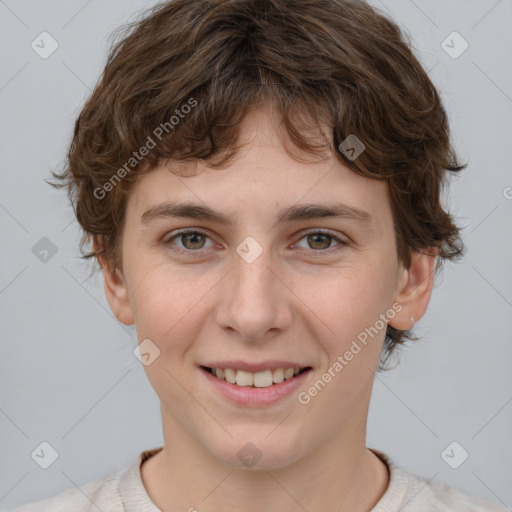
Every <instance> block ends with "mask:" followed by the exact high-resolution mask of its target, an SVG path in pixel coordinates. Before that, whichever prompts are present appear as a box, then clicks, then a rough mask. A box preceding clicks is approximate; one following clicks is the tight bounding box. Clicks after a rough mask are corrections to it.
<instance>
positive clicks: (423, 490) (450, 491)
mask: <svg viewBox="0 0 512 512" xmlns="http://www.w3.org/2000/svg"><path fill="white" fill-rule="evenodd" d="M409 478H410V482H411V488H412V489H414V490H413V493H414V492H417V493H418V494H417V501H418V505H419V508H418V510H420V509H422V510H424V507H425V506H427V505H428V506H429V507H432V508H431V509H429V510H433V511H434V510H435V511H439V512H451V511H454V512H455V511H459V510H464V511H465V512H508V510H507V509H506V508H504V507H502V506H501V505H498V504H497V503H494V502H491V501H488V500H484V499H482V498H478V497H477V496H472V495H470V494H466V493H464V492H462V491H460V490H459V489H457V488H455V487H452V486H451V485H448V484H445V483H442V482H434V481H428V480H427V479H426V478H424V477H422V476H419V475H416V474H414V473H410V474H409ZM410 498H411V504H413V503H414V501H415V498H413V496H411V497H410ZM411 510H413V511H414V510H416V509H415V508H414V507H413V508H412V509H411Z"/></svg>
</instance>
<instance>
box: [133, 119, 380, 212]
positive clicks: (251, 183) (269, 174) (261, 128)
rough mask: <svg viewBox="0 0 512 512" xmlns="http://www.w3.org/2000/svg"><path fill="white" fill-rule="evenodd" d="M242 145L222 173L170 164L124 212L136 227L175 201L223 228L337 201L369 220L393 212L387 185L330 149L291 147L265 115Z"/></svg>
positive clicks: (146, 178)
mask: <svg viewBox="0 0 512 512" xmlns="http://www.w3.org/2000/svg"><path fill="white" fill-rule="evenodd" d="M322 136H324V137H325V132H324V133H322V134H321V135H320V137H322ZM239 143H240V144H241V146H242V147H241V149H240V150H239V152H238V153H237V155H236V157H235V158H234V159H233V160H232V161H231V162H230V163H229V164H228V165H227V166H225V167H223V168H219V169H212V168H211V167H209V166H208V165H207V163H206V162H195V163H193V164H184V163H183V162H174V161H167V162H166V163H164V164H162V165H160V166H159V167H157V168H155V169H154V170H152V171H151V172H149V173H148V174H146V175H143V176H142V177H141V178H140V179H139V181H138V182H137V184H136V185H135V186H134V188H133V190H132V191H131V193H130V195H129V199H128V212H127V214H128V215H129V216H130V217H131V216H136V218H137V219H138V220H139V222H140V221H141V220H142V219H143V216H144V214H145V213H146V212H147V211H148V210H149V209H151V208H153V207H155V206H157V205H161V204H164V203H167V202H173V203H176V202H180V201H183V202H188V203H194V204H197V205H201V204H202V206H203V207H205V209H210V210H214V211H217V212H219V213H221V215H222V216H223V217H224V222H225V221H226V220H227V219H232V220H233V222H236V221H238V220H239V219H241V218H243V217H247V218H249V217H252V218H259V219H263V218H264V217H266V216H268V212H269V209H272V210H273V211H277V210H279V211H280V212H281V214H284V212H283V209H284V208H288V209H290V208H291V207H293V206H294V205H301V204H302V205H304V204H310V205H311V204H323V205H328V204H335V203H336V204H339V203H342V204H343V205H345V206H347V208H348V209H350V208H352V209H353V210H360V211H363V212H367V213H368V214H369V215H370V216H371V217H372V219H373V218H376V219H378V218H380V217H386V216H387V215H389V214H390V206H389V198H388V192H387V184H386V183H385V182H382V181H377V180H372V179H369V178H365V177H362V176H360V175H358V174H356V173H355V172H354V171H352V170H351V169H349V168H348V167H346V166H344V165H343V164H342V163H341V162H340V161H339V160H338V159H337V158H335V157H334V156H333V155H332V154H331V153H330V150H329V151H327V150H326V153H325V156H324V157H323V158H319V157H315V156H312V155H311V154H310V153H307V152H305V151H304V150H301V149H300V148H297V147H296V146H293V145H292V144H291V142H290V141H288V140H287V139H286V137H284V136H283V132H282V131H281V130H280V129H279V124H278V118H277V117H276V116H275V115H274V114H273V113H272V112H271V111H269V110H266V109H253V110H252V111H250V112H249V114H248V115H247V116H246V118H245V119H244V121H243V123H242V125H241V127H240V141H239ZM285 146H286V147H285ZM286 148H288V149H290V150H291V151H292V155H294V156H295V158H294V156H292V155H290V154H289V153H288V152H287V150H286ZM297 156H298V157H299V159H301V160H303V161H301V160H298V159H297V158H296V157H297ZM187 166H188V167H189V169H186V167H187ZM183 170H185V171H187V172H186V175H183V173H182V172H181V171H183ZM134 220H135V219H134Z"/></svg>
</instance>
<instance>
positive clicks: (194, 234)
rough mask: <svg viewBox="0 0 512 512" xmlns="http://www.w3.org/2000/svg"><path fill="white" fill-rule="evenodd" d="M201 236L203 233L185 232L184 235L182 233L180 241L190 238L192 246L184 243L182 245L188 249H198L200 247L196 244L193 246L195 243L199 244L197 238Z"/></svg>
mask: <svg viewBox="0 0 512 512" xmlns="http://www.w3.org/2000/svg"><path fill="white" fill-rule="evenodd" d="M202 237H203V235H201V234H199V233H186V234H185V235H182V241H183V240H188V239H192V245H193V247H187V244H186V243H184V244H183V245H185V247H187V248H188V249H200V248H201V247H196V246H194V244H197V243H199V244H201V242H198V241H197V240H198V239H201V238H202ZM203 238H204V237H203ZM202 241H203V243H204V240H202Z"/></svg>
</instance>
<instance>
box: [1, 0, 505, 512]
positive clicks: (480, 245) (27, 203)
mask: <svg viewBox="0 0 512 512" xmlns="http://www.w3.org/2000/svg"><path fill="white" fill-rule="evenodd" d="M153 3H154V2H143V1H140V0H129V1H127V0H123V1H121V0H115V1H114V0H110V1H104V2H99V1H98V0H92V1H91V0H89V1H75V0H74V1H69V0H67V1H64V0H55V1H52V2H49V1H35V0H27V1H21V0H17V1H15V0H5V1H0V34H1V36H0V37H1V41H2V44H1V45H0V52H1V59H2V66H1V69H0V118H1V120H2V122H1V125H0V140H1V141H2V144H1V154H0V161H1V165H2V171H1V173H0V179H1V183H0V222H1V236H2V259H1V261H2V269H1V275H0V311H1V314H2V321H1V324H0V329H1V356H0V365H1V366H0V431H1V436H0V453H1V457H0V509H4V510H8V509H10V508H13V507H15V506H18V505H21V504H23V503H26V502H29V501H33V500H39V499H42V498H45V497H49V496H53V495H55V494H56V493H58V492H60V491H62V490H64V489H67V488H69V487H72V486H75V485H76V486H79V485H81V484H83V483H86V482H89V481H91V480H94V479H97V478H102V477H104V476H106V475H108V474H110V473H112V472H114V471H117V470H118V469H120V468H121V467H124V466H126V465H127V464H129V463H130V462H131V461H132V460H133V458H134V457H135V456H136V455H137V454H138V452H139V451H141V450H143V449H147V448H152V447H155V446H158V445H160V444H161V443H162V442H163V438H162V434H161V425H160V421H161V420H160V411H159V402H158V400H157V397H156V395H155V393H154V392H153V390H152V388H151V387H150V385H149V383H148V381H147V379H146V376H145V374H144V371H143V368H142V365H141V364H140V363H139V361H138V360H137V359H136V358H135V357H134V355H133V353H132V351H133V349H134V348H135V346H136V338H135V332H134V329H133V328H129V327H126V326H124V325H122V324H120V323H119V322H117V320H115V319H114V317H113V316H112V314H111V313H110V310H109V308H108V305H107V302H106V299H105V297H104V292H103V285H102V280H101V279H100V276H99V275H96V276H95V277H93V278H91V279H87V277H88V271H89V264H87V263H84V262H81V261H80V259H79V258H78V256H79V252H78V241H79V232H78V228H77V223H76V221H74V217H73V212H72V209H71V207H70V206H69V205H68V201H67V198H66V195H65V193H64V192H63V191H61V192H59V191H56V190H53V189H52V188H51V187H50V186H48V185H47V184H46V183H45V182H44V181H43V178H45V177H48V176H49V169H50V168H55V167H56V166H58V165H59V164H60V163H61V162H62V161H63V158H64V156H65V151H66V148H67V144H68V142H69V140H70V137H71V130H72V126H73V123H74V120H75V118H76V116H77V115H78V113H79V111H80V108H81V106H82V105H83V102H84V100H85V99H86V97H87V95H88V94H89V92H90V89H91V88H92V87H93V85H94V83H95V81H96V79H97V78H98V76H99V74H100V72H101V69H102V66H103V64H104V62H105V57H106V51H107V48H108V46H107V44H108V41H107V37H108V35H109V34H110V33H111V31H112V30H113V29H114V28H115V27H117V26H118V25H120V24H122V23H124V22H126V21H128V20H129V19H132V18H133V16H134V14H136V12H137V11H139V10H140V9H142V8H144V7H147V6H149V5H152V4H153ZM372 3H373V4H374V5H376V6H380V7H382V8H383V9H384V10H385V11H387V12H389V13H391V14H392V15H393V16H394V17H395V18H396V19H397V20H398V22H399V23H400V24H401V25H402V26H404V27H406V29H407V31H408V32H409V33H410V34H411V35H412V37H413V41H414V46H415V48H416V49H417V51H418V53H419V54H420V56H421V59H422V61H423V62H424V64H425V66H426V68H427V69H429V70H430V75H431V77H432V79H433V81H434V83H435V84H436V85H437V86H438V88H439V89H440V91H441V94H442V97H443V100H444V102H445V106H446V108H447V110H448V112H449V114H450V120H451V124H452V129H453V134H454V140H455V143H456V148H457V149H458V151H459V154H460V156H461V158H462V160H463V161H469V166H468V169H467V170H466V171H465V173H464V175H463V177H462V178H461V179H459V180H458V181H456V182H454V183H453V184H452V187H451V191H450V195H449V202H450V205H451V206H450V208H451V210H452V211H453V212H454V213H456V215H457V216H458V218H459V222H460V223H461V224H463V225H464V226H466V228H465V230H464V240H465V242H466V244H467V246H468V254H467V256H466V258H465V260H464V261H463V262H461V263H459V264H448V265H447V266H446V268H445V270H444V272H443V274H442V275H441V276H440V278H439V280H438V284H437V286H436V288H435V290H434V293H433V298H432V300H431V304H430V307H429V310H428V312H427V314H426V316H425V317H424V318H423V319H422V320H421V321H420V322H419V323H418V324H417V333H418V334H419V335H421V336H422V340H421V341H420V342H416V343H415V344H413V345H410V347H409V348H408V349H407V350H406V351H404V352H403V353H402V355H401V358H400V359H401V364H400V365H399V366H398V367H397V368H396V369H394V370H392V371H390V372H388V373H386V374H378V377H377V378H376V380H375V387H374V395H373V398H372V402H371V407H370V416H369V423H368V446H370V447H375V448H378V449H380V450H383V451H385V452H387V453H389V454H390V455H391V456H392V457H393V458H394V459H395V461H396V462H397V463H399V464H401V465H403V466H405V467H407V468H409V469H410V470H413V471H415V472H417V473H419V474H421V475H424V476H426V477H427V478H432V479H434V480H436V481H443V482H446V483H449V484H451V485H454V486H456V487H458V488H459V489H461V490H463V491H465V492H467V493H470V494H474V495H477V496H481V497H484V498H487V499H491V500H493V501H497V502H501V503H502V504H504V505H506V506H508V507H512V485H511V483H512V442H511V432H512V373H511V371H510V363H511V360H512V343H511V341H512V340H511V333H512V279H511V274H512V273H511V270H510V262H511V261H512V243H511V232H512V231H511V219H512V199H510V198H511V197H512V188H507V187H512V174H511V171H510V165H509V163H508V162H509V160H510V155H509V150H510V135H511V119H512V115H511V114H512V68H511V66H510V59H509V57H510V55H509V54H510V52H511V50H512V47H511V46H512V45H511V43H512V31H511V30H510V26H509V24H510V20H512V2H511V0H501V1H496V0H481V1H467V0H466V1H464V0H457V1H455V0H454V1H450V2H446V1H444V0H443V1H441V0H435V1H426V0H422V1H420V0H416V1H415V2H413V1H412V0H387V1H381V2H377V1H375V2H372ZM42 31H47V32H49V33H50V34H51V35H52V36H53V37H54V38H55V39H56V40H57V41H58V44H59V47H58V49H57V51H55V53H53V54H52V55H51V56H50V57H49V58H48V59H42V58H41V57H40V56H39V55H38V54H36V53H35V52H34V51H33V50H32V48H31V42H32V41H33V40H34V39H35V38H36V37H37V36H38V35H39V34H40V33H41V32H42ZM453 31H457V32H459V33H460V34H461V35H462V37H463V38H464V39H465V40H467V42H468V43H469V48H468V49H467V50H466V51H465V52H464V53H463V54H462V55H461V56H460V57H458V58H457V59H453V58H452V57H450V56H449V55H448V54H447V53H446V52H445V51H444V50H443V48H442V47H441V42H442V41H443V40H444V39H445V38H446V37H447V36H448V35H449V34H450V33H452V32H453ZM507 55H509V57H507ZM43 237H47V238H49V239H50V240H51V242H52V243H53V244H54V245H55V246H56V248H57V253H56V254H55V255H54V256H53V257H50V255H51V253H49V255H48V257H47V261H46V262H42V261H40V260H39V259H38V258H37V257H36V255H35V254H34V253H33V251H32V248H33V247H34V245H35V244H36V243H38V241H39V240H40V239H41V238H43ZM40 243H42V242H40ZM36 247H37V246H36ZM42 441H47V442H49V443H50V444H51V445H52V446H53V447H54V448H55V449H56V450H57V452H58V454H59V457H58V459H57V460H56V462H55V463H54V464H53V465H51V466H50V467H49V468H48V469H46V470H44V469H42V468H40V467H39V466H38V465H37V464H36V463H35V462H34V460H32V458H31V453H32V452H33V450H34V449H35V448H36V447H37V446H38V445H39V444H40V443H41V442H42ZM452 441H457V442H458V443H459V444H460V445H461V446H462V447H464V449H465V450H466V451H467V452H468V453H469V458H468V459H467V460H466V461H465V462H464V463H463V464H462V465H461V466H460V467H459V468H458V469H452V468H451V467H449V466H448V465H447V464H446V463H445V461H444V460H443V459H442V458H441V452H442V451H443V450H444V449H445V448H446V447H447V446H448V445H449V444H450V443H451V442H452ZM456 456H458V455H457V454H456Z"/></svg>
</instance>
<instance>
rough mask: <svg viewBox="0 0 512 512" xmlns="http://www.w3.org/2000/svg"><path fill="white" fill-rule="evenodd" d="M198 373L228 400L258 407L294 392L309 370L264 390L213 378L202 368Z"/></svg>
mask: <svg viewBox="0 0 512 512" xmlns="http://www.w3.org/2000/svg"><path fill="white" fill-rule="evenodd" d="M199 371H200V372H201V373H202V374H203V375H204V376H205V377H206V379H207V380H208V381H209V382H210V383H211V384H212V386H214V389H215V390H216V391H218V392H219V393H220V394H221V395H222V396H224V397H225V398H227V399H228V400H230V401H232V402H234V403H235V404H237V405H246V406H258V405H269V404H273V403H275V402H278V401H279V400H281V399H283V398H284V397H286V396H288V395H290V394H291V393H293V392H294V391H296V390H297V388H298V387H299V386H300V385H301V384H302V383H303V382H304V380H305V379H307V377H308V376H309V374H310V372H311V369H309V370H306V371H305V372H302V373H299V374H298V375H296V376H295V377H292V378H291V379H288V380H284V381H283V382H280V383H278V384H272V385H271V386H268V387H266V388H256V387H253V386H238V385H236V384H231V383H229V382H227V381H225V380H221V379H219V378H218V377H214V376H213V375H212V374H211V373H210V372H209V371H207V370H203V369H202V368H199Z"/></svg>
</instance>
